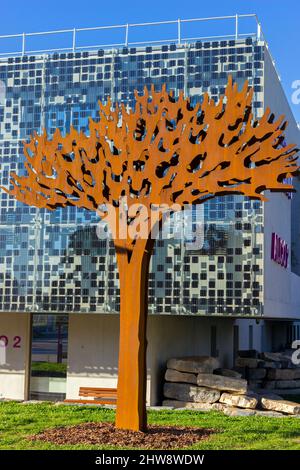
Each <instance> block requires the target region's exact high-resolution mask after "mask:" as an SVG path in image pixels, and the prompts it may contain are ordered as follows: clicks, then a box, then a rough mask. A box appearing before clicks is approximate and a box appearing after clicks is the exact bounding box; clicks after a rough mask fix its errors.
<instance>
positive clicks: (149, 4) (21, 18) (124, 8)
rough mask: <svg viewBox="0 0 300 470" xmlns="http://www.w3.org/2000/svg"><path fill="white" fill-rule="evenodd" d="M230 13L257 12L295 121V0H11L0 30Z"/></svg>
mask: <svg viewBox="0 0 300 470" xmlns="http://www.w3.org/2000/svg"><path fill="white" fill-rule="evenodd" d="M236 13H238V14H243V13H256V14H257V15H258V17H259V19H260V21H261V23H262V28H263V31H264V35H265V37H266V39H267V41H268V43H269V46H270V51H271V54H272V56H273V58H274V59H275V62H276V68H277V70H278V72H279V75H280V76H281V79H282V83H283V86H284V89H285V92H286V95H287V97H288V99H289V102H290V104H291V107H292V109H293V112H294V115H295V117H296V119H297V121H299V122H300V103H299V104H293V103H292V94H293V92H294V90H293V88H292V83H293V82H295V81H296V80H299V84H300V53H299V43H300V39H299V29H300V2H299V0H252V1H251V0H249V1H245V0H227V1H224V0H212V1H211V2H204V1H200V0H180V1H179V0H173V1H172V2H171V1H163V0H151V1H149V0H148V1H145V2H142V1H139V2H138V1H134V0H123V1H122V0H110V1H109V0H106V1H105V2H103V1H101V0H83V1H80V2H79V1H78V0H73V1H71V0H51V2H49V1H44V2H42V1H41V0H27V1H24V0H11V1H10V2H3V3H2V5H1V15H0V27H1V29H0V34H14V33H20V32H34V31H47V30H48V31H49V30H52V29H65V28H73V27H92V26H102V25H113V24H124V23H128V22H129V23H134V22H147V21H161V20H168V19H177V18H179V17H180V18H182V19H184V18H196V17H209V16H225V15H234V14H236ZM245 32H246V31H245ZM153 34H154V33H153ZM115 35H117V31H116V32H115ZM65 39H66V38H64V40H65ZM112 39H113V38H112ZM61 40H62V39H61ZM106 40H107V36H106ZM0 44H1V39H0ZM299 96H300V94H299ZM299 101H300V100H299Z"/></svg>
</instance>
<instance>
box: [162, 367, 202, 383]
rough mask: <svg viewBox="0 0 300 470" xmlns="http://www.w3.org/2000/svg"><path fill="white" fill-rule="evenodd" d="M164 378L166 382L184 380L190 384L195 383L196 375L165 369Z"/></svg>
mask: <svg viewBox="0 0 300 470" xmlns="http://www.w3.org/2000/svg"><path fill="white" fill-rule="evenodd" d="M165 380H166V381H167V382H184V383H190V384H197V375H196V374H189V373H187V372H179V371H178V370H175V369H167V370H166V373H165Z"/></svg>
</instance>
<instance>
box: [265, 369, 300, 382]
mask: <svg viewBox="0 0 300 470" xmlns="http://www.w3.org/2000/svg"><path fill="white" fill-rule="evenodd" d="M268 379H271V380H296V379H300V370H298V369H270V370H269V371H268Z"/></svg>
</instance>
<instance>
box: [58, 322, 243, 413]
mask: <svg viewBox="0 0 300 470" xmlns="http://www.w3.org/2000/svg"><path fill="white" fill-rule="evenodd" d="M233 323H234V319H221V318H216V319H213V318H201V317H188V316H187V317H182V316H178V317H177V316H167V315H150V316H149V321H148V344H149V345H148V352H147V366H148V374H147V375H148V380H147V401H148V403H151V404H156V403H158V402H159V401H160V400H161V396H162V395H161V394H162V384H163V375H164V372H165V366H166V361H167V360H168V359H169V358H170V357H174V356H189V355H201V354H202V355H210V353H211V344H210V328H211V326H214V325H215V326H216V327H217V349H218V351H219V355H220V357H221V358H222V365H223V366H227V367H230V366H232V360H233ZM118 341H119V317H118V315H112V314H109V315H89V314H87V315H80V314H73V315H70V320H69V346H68V373H67V398H78V391H79V387H81V386H87V387H88V386H91V387H116V386H117V374H118V371H117V367H118Z"/></svg>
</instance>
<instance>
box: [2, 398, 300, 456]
mask: <svg viewBox="0 0 300 470" xmlns="http://www.w3.org/2000/svg"><path fill="white" fill-rule="evenodd" d="M113 420H114V411H113V410H109V409H104V408H98V407H88V406H64V405H60V406H55V405H54V404H48V403H41V404H26V405H22V404H20V403H13V402H3V403H0V450H3V449H101V447H100V446H84V445H77V446H70V445H68V446H57V445H54V444H49V443H44V442H31V441H29V440H27V439H26V436H29V435H32V434H35V433H37V432H39V431H42V430H44V429H47V428H50V427H55V426H64V425H71V424H76V423H83V422H88V421H93V422H99V421H113ZM148 420H149V423H151V424H162V425H179V426H195V427H205V428H213V429H215V430H216V431H218V432H216V434H214V435H212V436H211V437H210V438H209V439H208V440H206V441H202V442H200V443H199V444H197V445H194V446H193V447H191V448H193V449H203V450H208V449H225V450H230V449H298V450H299V449H300V419H299V418H264V417H261V416H257V417H255V416H249V417H229V416H225V415H223V414H221V413H217V412H209V413H202V412H195V411H174V410H162V411H149V412H148ZM103 448H106V449H107V448H108V447H103ZM115 449H116V447H115Z"/></svg>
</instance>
